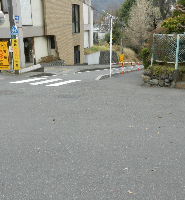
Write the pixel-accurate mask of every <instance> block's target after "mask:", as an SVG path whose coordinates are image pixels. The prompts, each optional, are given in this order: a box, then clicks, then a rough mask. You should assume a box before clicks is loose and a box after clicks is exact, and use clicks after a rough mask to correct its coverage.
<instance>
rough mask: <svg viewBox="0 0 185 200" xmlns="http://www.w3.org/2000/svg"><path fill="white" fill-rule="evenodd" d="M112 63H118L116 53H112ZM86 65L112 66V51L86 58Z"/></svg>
mask: <svg viewBox="0 0 185 200" xmlns="http://www.w3.org/2000/svg"><path fill="white" fill-rule="evenodd" d="M112 62H113V63H118V56H117V53H116V52H115V51H113V52H112ZM84 63H87V64H88V65H98V64H105V65H108V64H110V51H101V52H100V51H98V52H96V53H93V54H90V55H86V56H84Z"/></svg>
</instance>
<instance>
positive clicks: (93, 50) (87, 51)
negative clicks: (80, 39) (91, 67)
mask: <svg viewBox="0 0 185 200" xmlns="http://www.w3.org/2000/svg"><path fill="white" fill-rule="evenodd" d="M98 51H109V48H107V47H106V46H98V45H93V46H92V47H91V48H87V49H84V55H89V54H92V53H96V52H98Z"/></svg>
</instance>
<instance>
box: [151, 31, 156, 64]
mask: <svg viewBox="0 0 185 200" xmlns="http://www.w3.org/2000/svg"><path fill="white" fill-rule="evenodd" d="M154 36H155V33H153V44H152V56H151V66H152V64H153V59H154V58H153V56H154V55H153V54H154Z"/></svg>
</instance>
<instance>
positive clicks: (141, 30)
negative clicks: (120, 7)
mask: <svg viewBox="0 0 185 200" xmlns="http://www.w3.org/2000/svg"><path fill="white" fill-rule="evenodd" d="M155 15H156V10H155V9H154V8H153V5H152V1H149V0H137V1H136V3H135V4H134V5H133V6H132V8H131V10H130V15H129V19H128V27H127V29H126V36H127V38H128V40H129V42H130V46H131V47H133V48H134V49H137V50H138V51H140V50H141V49H142V48H143V47H144V44H145V43H146V42H147V39H148V36H149V34H150V32H151V31H152V30H153V29H154V27H153V23H154V18H155Z"/></svg>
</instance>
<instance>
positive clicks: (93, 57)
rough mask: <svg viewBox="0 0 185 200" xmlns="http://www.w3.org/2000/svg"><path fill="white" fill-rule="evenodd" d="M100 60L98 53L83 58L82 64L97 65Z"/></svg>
mask: <svg viewBox="0 0 185 200" xmlns="http://www.w3.org/2000/svg"><path fill="white" fill-rule="evenodd" d="M99 59H100V51H98V52H96V53H93V54H90V55H86V56H84V63H87V64H88V65H98V64H99Z"/></svg>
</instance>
